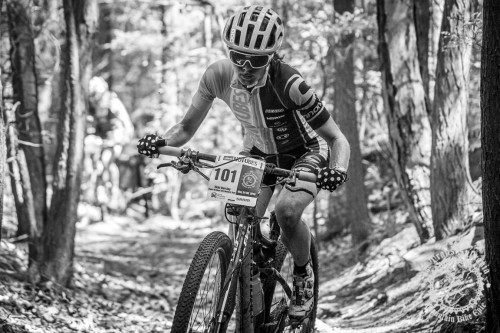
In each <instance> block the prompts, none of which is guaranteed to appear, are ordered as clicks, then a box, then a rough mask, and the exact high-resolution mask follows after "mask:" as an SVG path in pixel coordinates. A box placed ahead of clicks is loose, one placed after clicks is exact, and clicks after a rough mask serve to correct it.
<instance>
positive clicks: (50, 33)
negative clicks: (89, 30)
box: [36, 0, 66, 201]
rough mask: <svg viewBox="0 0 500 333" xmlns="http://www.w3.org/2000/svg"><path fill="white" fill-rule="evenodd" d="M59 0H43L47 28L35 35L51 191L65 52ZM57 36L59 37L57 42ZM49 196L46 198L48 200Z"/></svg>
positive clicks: (42, 17)
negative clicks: (62, 64)
mask: <svg viewBox="0 0 500 333" xmlns="http://www.w3.org/2000/svg"><path fill="white" fill-rule="evenodd" d="M60 13H62V12H61V11H60V10H59V0H44V1H43V4H42V9H41V11H40V16H39V17H38V18H37V24H38V25H39V27H38V29H40V30H41V31H44V33H42V34H39V35H38V36H37V37H36V47H37V50H36V53H37V55H38V57H39V58H40V59H42V61H40V62H39V63H43V65H44V66H43V68H42V69H41V70H40V71H39V78H38V80H39V86H38V111H39V116H40V119H41V122H42V125H43V130H44V134H45V137H44V139H45V140H44V150H45V174H46V179H47V186H48V188H49V191H48V193H51V190H50V187H51V185H52V180H53V173H54V171H53V170H52V167H53V164H54V160H55V154H56V149H57V124H58V121H59V119H58V110H59V107H60V105H61V90H62V87H61V82H60V77H61V59H62V56H61V53H62V52H65V51H64V50H65V48H66V45H65V43H59V41H60V40H62V39H63V34H64V27H63V26H64V20H63V19H61V18H60V16H62V15H60ZM54 40H57V42H55V41H54ZM49 200H50V198H48V200H47V201H49Z"/></svg>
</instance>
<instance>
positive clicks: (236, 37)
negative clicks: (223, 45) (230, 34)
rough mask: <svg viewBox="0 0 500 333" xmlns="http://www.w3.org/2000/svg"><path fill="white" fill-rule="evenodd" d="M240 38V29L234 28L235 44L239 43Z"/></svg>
mask: <svg viewBox="0 0 500 333" xmlns="http://www.w3.org/2000/svg"><path fill="white" fill-rule="evenodd" d="M240 38H241V31H240V30H236V35H235V36H234V42H235V43H236V44H239V43H240Z"/></svg>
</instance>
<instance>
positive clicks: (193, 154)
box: [156, 139, 316, 183]
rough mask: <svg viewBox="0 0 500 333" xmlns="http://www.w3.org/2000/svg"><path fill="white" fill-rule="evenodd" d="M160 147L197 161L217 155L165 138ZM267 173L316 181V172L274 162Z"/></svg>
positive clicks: (159, 141)
mask: <svg viewBox="0 0 500 333" xmlns="http://www.w3.org/2000/svg"><path fill="white" fill-rule="evenodd" d="M156 145H157V146H158V147H159V151H160V153H161V154H162V155H168V156H174V157H179V158H181V157H187V158H189V159H192V160H193V161H195V162H198V161H199V160H204V161H208V162H215V160H216V159H217V155H212V154H205V153H200V152H198V151H194V150H191V149H183V148H178V147H172V146H166V141H165V139H160V140H158V141H157V142H156ZM167 165H170V163H166V164H160V165H159V166H158V168H161V167H163V166H167ZM264 173H265V174H270V175H275V176H278V177H297V179H299V180H303V181H306V182H310V183H315V182H316V174H314V173H311V172H307V171H305V170H287V169H281V168H277V167H276V166H275V165H274V164H271V163H266V166H265V168H264Z"/></svg>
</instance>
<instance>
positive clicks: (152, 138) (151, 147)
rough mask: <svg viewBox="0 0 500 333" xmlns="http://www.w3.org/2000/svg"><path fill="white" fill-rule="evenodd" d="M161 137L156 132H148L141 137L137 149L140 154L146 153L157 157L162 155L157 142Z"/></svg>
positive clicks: (148, 155)
mask: <svg viewBox="0 0 500 333" xmlns="http://www.w3.org/2000/svg"><path fill="white" fill-rule="evenodd" d="M160 139H161V137H159V136H158V135H155V134H148V135H145V136H144V137H142V138H141V139H139V143H138V144H137V151H138V152H139V154H142V155H146V156H147V157H151V158H155V157H158V156H159V155H160V153H159V151H158V146H157V142H158V140H160Z"/></svg>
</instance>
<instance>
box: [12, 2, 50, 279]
mask: <svg viewBox="0 0 500 333" xmlns="http://www.w3.org/2000/svg"><path fill="white" fill-rule="evenodd" d="M7 4H8V5H7V7H8V15H9V24H10V37H11V64H12V85H13V92H14V100H15V101H19V102H20V104H19V106H18V107H17V108H16V112H15V114H16V129H17V132H18V135H17V136H18V140H16V141H17V142H16V143H19V148H17V147H16V149H19V151H18V153H17V154H16V155H17V157H18V158H19V160H18V166H19V171H20V176H21V182H22V192H21V193H22V197H23V203H22V207H18V209H23V210H26V214H21V216H24V217H26V218H27V219H28V220H24V218H23V219H21V220H20V221H19V224H20V225H21V224H25V226H26V227H27V228H28V230H26V231H28V233H29V236H30V237H29V241H30V246H29V263H30V269H31V266H32V265H35V271H36V270H37V268H36V266H37V263H39V262H40V259H41V257H40V256H41V251H42V246H41V237H42V232H43V227H44V225H45V222H46V219H47V204H46V202H47V198H46V188H47V184H46V180H45V161H44V158H45V156H44V150H43V141H42V134H41V129H42V126H41V123H40V118H39V117H38V93H37V78H36V71H35V47H34V43H33V38H34V36H33V34H32V29H31V19H30V14H29V8H30V1H29V0H22V1H16V2H8V3H7ZM31 206H32V207H31ZM24 231H25V230H23V232H24Z"/></svg>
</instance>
